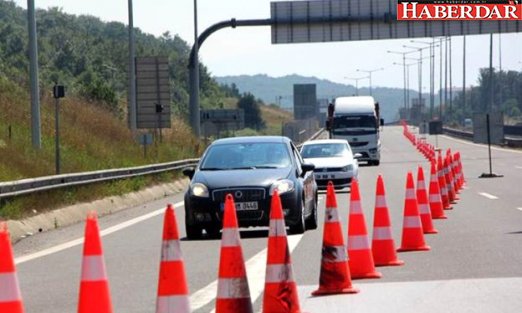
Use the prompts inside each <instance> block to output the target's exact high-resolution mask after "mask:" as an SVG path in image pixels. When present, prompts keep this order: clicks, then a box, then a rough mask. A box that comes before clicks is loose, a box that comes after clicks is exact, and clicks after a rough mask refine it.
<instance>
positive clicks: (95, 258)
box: [78, 212, 112, 313]
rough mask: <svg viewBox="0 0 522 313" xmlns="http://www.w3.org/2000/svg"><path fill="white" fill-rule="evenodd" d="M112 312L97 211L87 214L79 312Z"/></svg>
mask: <svg viewBox="0 0 522 313" xmlns="http://www.w3.org/2000/svg"><path fill="white" fill-rule="evenodd" d="M110 312H112V303H111V296H110V292H109V281H108V280H107V271H106V270H105V261H104V260H103V249H102V243H101V239H100V229H99V227H98V217H97V215H96V212H89V213H88V214H87V221H86V224H85V241H84V244H83V260H82V278H81V283H80V301H79V303H78V313H110Z"/></svg>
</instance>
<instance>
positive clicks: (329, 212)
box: [312, 181, 359, 296]
mask: <svg viewBox="0 0 522 313" xmlns="http://www.w3.org/2000/svg"><path fill="white" fill-rule="evenodd" d="M342 232H343V231H342V227H341V222H340V221H339V211H338V210H337V199H336V198H335V191H334V186H333V183H332V182H331V181H330V182H328V187H327V189H326V211H325V218H324V229H323V248H322V259H321V274H320V276H319V289H317V290H316V291H314V292H312V296H321V295H330V294H340V293H357V292H359V290H357V289H356V288H354V287H352V278H351V276H350V269H349V267H348V255H347V252H346V246H345V245H344V238H343V233H342Z"/></svg>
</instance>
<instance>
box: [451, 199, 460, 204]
mask: <svg viewBox="0 0 522 313" xmlns="http://www.w3.org/2000/svg"><path fill="white" fill-rule="evenodd" d="M457 200H460V199H455V200H452V201H451V202H450V203H451V204H457Z"/></svg>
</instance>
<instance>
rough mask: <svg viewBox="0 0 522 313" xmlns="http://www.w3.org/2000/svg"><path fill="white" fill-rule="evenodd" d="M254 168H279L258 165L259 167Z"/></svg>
mask: <svg viewBox="0 0 522 313" xmlns="http://www.w3.org/2000/svg"><path fill="white" fill-rule="evenodd" d="M255 168H279V167H277V166H273V165H272V166H270V165H259V166H256V167H255Z"/></svg>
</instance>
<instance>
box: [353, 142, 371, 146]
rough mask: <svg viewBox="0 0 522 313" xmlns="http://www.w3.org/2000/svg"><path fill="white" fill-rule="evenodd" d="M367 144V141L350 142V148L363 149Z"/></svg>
mask: <svg viewBox="0 0 522 313" xmlns="http://www.w3.org/2000/svg"><path fill="white" fill-rule="evenodd" d="M367 144H368V141H350V147H363V146H366V145H367Z"/></svg>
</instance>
